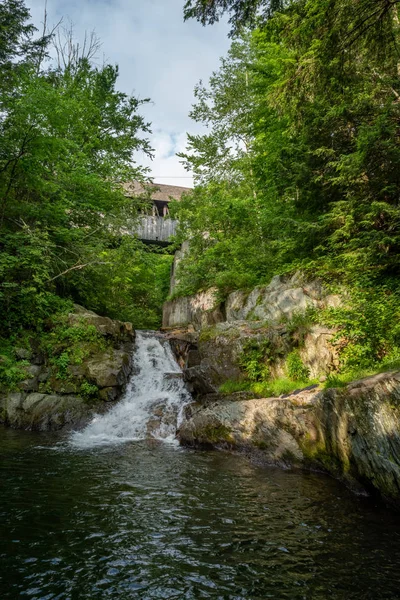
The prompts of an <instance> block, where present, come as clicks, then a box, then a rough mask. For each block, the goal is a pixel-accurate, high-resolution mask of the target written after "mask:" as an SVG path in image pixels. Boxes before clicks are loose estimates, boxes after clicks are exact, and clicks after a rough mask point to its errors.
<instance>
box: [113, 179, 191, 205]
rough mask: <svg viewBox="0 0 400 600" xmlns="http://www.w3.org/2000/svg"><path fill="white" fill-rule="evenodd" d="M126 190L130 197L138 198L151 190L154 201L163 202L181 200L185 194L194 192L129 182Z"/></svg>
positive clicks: (175, 186) (184, 188)
mask: <svg viewBox="0 0 400 600" xmlns="http://www.w3.org/2000/svg"><path fill="white" fill-rule="evenodd" d="M124 189H125V191H126V193H127V195H128V196H131V195H132V196H138V195H140V194H143V193H144V192H145V191H146V190H148V189H150V190H151V199H152V200H162V201H164V202H170V200H171V198H173V199H174V200H180V199H181V197H182V194H183V193H184V192H190V191H192V188H189V187H181V186H178V185H166V184H164V183H146V184H142V183H140V182H139V181H129V182H128V183H125V184H124Z"/></svg>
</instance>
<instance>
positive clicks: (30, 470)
mask: <svg viewBox="0 0 400 600" xmlns="http://www.w3.org/2000/svg"><path fill="white" fill-rule="evenodd" d="M0 439H1V441H0V458H1V463H0V485H1V505H0V517H1V518H0V523H1V525H0V598H1V599H5V598H7V599H8V598H12V599H14V598H30V599H39V598H40V599H41V600H44V599H46V600H49V599H67V598H68V599H69V598H70V599H79V600H80V599H89V598H90V599H96V598H112V599H113V600H115V599H122V600H124V599H125V598H139V599H153V598H162V599H164V598H165V599H166V598H179V599H192V598H193V599H197V598H213V599H217V598H218V599H221V600H222V599H229V600H244V599H246V600H248V599H260V600H261V599H262V600H264V599H266V598H273V599H281V598H285V599H286V598H287V599H290V600H293V599H313V600H317V599H318V600H326V599H328V598H333V599H339V598H340V599H343V600H344V599H346V600H349V599H357V598H359V599H362V600H367V599H371V600H378V599H380V598H400V517H398V516H396V515H393V514H391V513H390V512H387V511H385V510H384V509H382V508H376V507H375V506H374V504H373V503H371V502H370V501H368V500H367V499H364V498H357V497H356V496H353V495H352V494H351V493H350V492H348V491H347V490H346V489H345V488H343V487H342V486H341V485H340V484H339V483H337V482H335V481H333V480H331V479H329V478H326V477H323V476H320V475H316V474H300V473H294V472H285V471H280V470H277V469H264V468H258V467H256V466H253V465H251V464H249V462H247V460H245V459H244V458H243V459H242V458H240V457H234V456H229V455H227V454H224V453H216V452H210V453H196V452H193V451H188V450H184V449H180V448H177V447H173V446H170V445H167V444H163V443H156V442H154V443H145V442H141V443H131V444H123V445H120V446H116V447H113V448H104V447H103V448H97V449H95V450H86V451H82V450H80V451H78V450H72V449H70V450H69V449H67V448H65V447H62V446H61V447H58V446H55V448H56V449H54V445H55V444H56V442H57V439H55V438H51V437H48V436H44V435H39V434H37V435H33V434H27V433H21V432H12V431H7V430H4V429H0Z"/></svg>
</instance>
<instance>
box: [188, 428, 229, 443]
mask: <svg viewBox="0 0 400 600" xmlns="http://www.w3.org/2000/svg"><path fill="white" fill-rule="evenodd" d="M196 437H197V438H198V439H202V440H206V441H207V442H209V443H211V444H216V443H219V442H228V443H232V441H233V439H232V430H231V429H230V428H229V427H226V426H225V425H222V424H220V425H206V426H205V427H204V428H203V429H202V430H201V431H198V432H197V434H196Z"/></svg>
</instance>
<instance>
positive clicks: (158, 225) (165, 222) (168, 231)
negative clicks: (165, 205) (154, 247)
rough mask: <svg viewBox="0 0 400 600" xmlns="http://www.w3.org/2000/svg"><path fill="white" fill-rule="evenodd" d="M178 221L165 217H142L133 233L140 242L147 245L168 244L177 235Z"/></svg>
mask: <svg viewBox="0 0 400 600" xmlns="http://www.w3.org/2000/svg"><path fill="white" fill-rule="evenodd" d="M177 225H178V221H176V220H175V219H166V218H164V217H151V216H146V217H140V219H139V222H138V224H137V225H136V226H135V229H134V231H133V233H134V234H136V235H137V236H138V238H139V239H140V240H142V241H143V242H147V243H154V244H156V243H163V244H166V243H168V241H169V239H170V238H171V236H173V235H175V232H176V228H177Z"/></svg>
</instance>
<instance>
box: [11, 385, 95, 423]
mask: <svg viewBox="0 0 400 600" xmlns="http://www.w3.org/2000/svg"><path fill="white" fill-rule="evenodd" d="M99 408H100V410H101V407H98V406H97V405H93V404H90V403H88V402H87V401H85V400H83V399H82V398H81V397H79V396H74V395H58V394H39V393H30V394H26V393H22V392H20V393H12V394H7V395H3V396H0V422H1V423H4V424H5V425H8V426H10V427H13V428H17V429H29V430H36V431H54V430H58V429H62V428H64V427H67V426H70V427H72V426H79V425H85V424H86V423H87V422H88V421H89V420H90V419H91V418H92V417H93V415H94V414H95V412H98V411H99Z"/></svg>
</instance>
